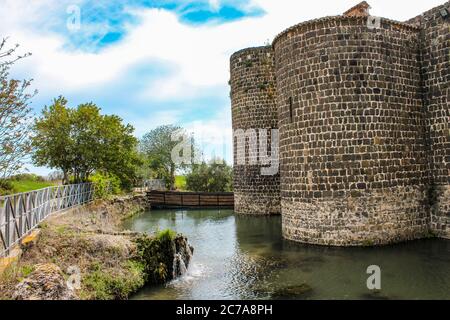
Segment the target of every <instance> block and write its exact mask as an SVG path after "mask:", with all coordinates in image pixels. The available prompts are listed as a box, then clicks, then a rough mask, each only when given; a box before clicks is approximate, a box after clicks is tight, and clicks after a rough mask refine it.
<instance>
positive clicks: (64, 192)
mask: <svg viewBox="0 0 450 320" xmlns="http://www.w3.org/2000/svg"><path fill="white" fill-rule="evenodd" d="M94 197H95V184H93V183H79V184H69V185H61V186H51V187H47V188H43V189H39V190H33V191H29V192H22V193H17V194H12V195H7V196H2V197H0V257H1V256H7V255H8V254H9V251H10V250H11V248H12V247H13V246H15V245H16V244H17V243H19V241H20V240H21V239H23V238H24V237H25V236H27V235H28V234H29V233H30V232H31V231H32V230H33V229H34V228H36V227H37V226H38V224H39V223H41V222H42V221H43V220H44V219H46V218H47V217H48V216H49V215H51V214H54V213H57V212H60V211H63V210H66V209H70V208H73V207H75V206H78V205H82V204H86V203H88V202H90V201H92V200H93V199H94Z"/></svg>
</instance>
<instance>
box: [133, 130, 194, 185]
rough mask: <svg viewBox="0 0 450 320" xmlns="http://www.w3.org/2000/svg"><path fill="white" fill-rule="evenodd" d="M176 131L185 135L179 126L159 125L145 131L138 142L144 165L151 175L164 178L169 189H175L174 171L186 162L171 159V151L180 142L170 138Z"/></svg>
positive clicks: (181, 167) (183, 166)
mask: <svg viewBox="0 0 450 320" xmlns="http://www.w3.org/2000/svg"><path fill="white" fill-rule="evenodd" d="M176 132H182V135H185V133H184V131H183V129H182V128H181V127H179V126H175V125H164V126H160V127H157V128H156V129H153V130H151V131H150V132H148V133H146V134H145V135H144V137H143V138H142V139H141V142H140V151H141V152H142V153H143V154H144V155H145V157H146V165H147V166H148V167H149V168H150V169H151V172H152V177H153V178H156V179H164V180H165V182H166V185H167V188H168V189H170V190H174V189H175V173H176V171H177V170H180V169H184V168H185V167H186V164H182V163H176V162H175V161H174V160H173V159H172V151H173V150H174V148H175V147H176V146H177V145H178V144H179V143H180V140H176V139H172V135H173V134H174V133H176ZM191 147H192V146H191Z"/></svg>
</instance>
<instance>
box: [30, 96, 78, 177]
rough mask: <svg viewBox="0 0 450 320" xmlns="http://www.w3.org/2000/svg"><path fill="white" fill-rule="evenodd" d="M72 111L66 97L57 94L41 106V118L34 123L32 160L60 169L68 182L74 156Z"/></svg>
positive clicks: (39, 164)
mask: <svg viewBox="0 0 450 320" xmlns="http://www.w3.org/2000/svg"><path fill="white" fill-rule="evenodd" d="M72 114H73V110H71V109H70V108H68V107H67V100H66V99H65V98H64V97H62V96H60V97H58V98H57V99H54V100H53V104H52V105H50V106H49V107H47V106H45V107H44V110H43V111H42V116H41V118H40V119H38V120H36V122H35V124H34V131H35V133H36V135H35V137H34V138H33V146H34V148H35V150H34V154H33V161H34V163H35V164H36V165H38V166H48V167H50V168H57V169H60V170H61V171H62V172H63V183H65V184H67V183H69V175H70V174H71V173H72V172H73V164H74V160H75V159H74V157H75V155H74V153H75V152H74V151H75V147H74V143H75V141H74V140H75V139H74V138H75V137H74V136H73V132H72V131H73V128H72Z"/></svg>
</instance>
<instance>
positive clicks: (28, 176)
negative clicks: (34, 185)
mask: <svg viewBox="0 0 450 320" xmlns="http://www.w3.org/2000/svg"><path fill="white" fill-rule="evenodd" d="M10 180H13V181H35V182H44V181H45V178H44V177H42V176H39V175H37V174H34V173H19V174H16V175H14V176H12V177H11V178H10Z"/></svg>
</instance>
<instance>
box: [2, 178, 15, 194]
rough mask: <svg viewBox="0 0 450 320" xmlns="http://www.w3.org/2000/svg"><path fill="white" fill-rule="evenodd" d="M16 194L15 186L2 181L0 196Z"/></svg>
mask: <svg viewBox="0 0 450 320" xmlns="http://www.w3.org/2000/svg"><path fill="white" fill-rule="evenodd" d="M11 193H14V185H13V183H12V182H11V181H10V180H6V179H0V195H6V194H11Z"/></svg>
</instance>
